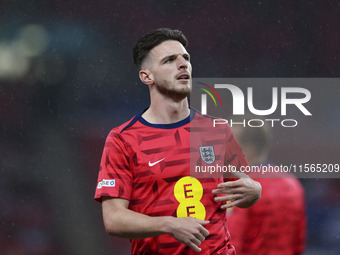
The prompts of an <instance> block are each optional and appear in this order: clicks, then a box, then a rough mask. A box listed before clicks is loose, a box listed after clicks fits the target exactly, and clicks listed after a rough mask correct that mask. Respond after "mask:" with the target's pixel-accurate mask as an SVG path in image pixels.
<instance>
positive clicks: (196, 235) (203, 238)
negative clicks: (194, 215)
mask: <svg viewBox="0 0 340 255" xmlns="http://www.w3.org/2000/svg"><path fill="white" fill-rule="evenodd" d="M194 236H195V237H196V239H195V240H192V241H193V242H194V243H195V244H197V245H200V244H201V242H203V241H204V240H205V237H204V236H203V235H202V234H201V233H198V234H195V235H194Z"/></svg>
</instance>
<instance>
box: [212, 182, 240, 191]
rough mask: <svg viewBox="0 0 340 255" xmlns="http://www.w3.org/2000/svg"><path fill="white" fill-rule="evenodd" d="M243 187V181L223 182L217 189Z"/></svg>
mask: <svg viewBox="0 0 340 255" xmlns="http://www.w3.org/2000/svg"><path fill="white" fill-rule="evenodd" d="M241 185H242V180H236V181H228V182H221V183H219V184H218V185H217V188H219V189H221V188H236V187H239V186H241Z"/></svg>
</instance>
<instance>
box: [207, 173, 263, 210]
mask: <svg viewBox="0 0 340 255" xmlns="http://www.w3.org/2000/svg"><path fill="white" fill-rule="evenodd" d="M235 175H236V176H237V177H239V178H240V179H238V180H236V181H228V182H223V183H220V184H218V185H217V189H214V190H213V191H212V193H213V194H214V195H217V194H227V195H225V196H219V197H215V199H214V200H215V201H216V202H224V201H231V202H230V203H228V204H223V205H222V206H221V208H222V209H228V208H230V207H233V206H237V207H240V208H248V207H250V206H252V205H253V204H255V203H256V202H257V200H259V199H260V197H261V191H262V187H261V184H260V183H259V182H257V181H254V180H253V179H251V178H249V176H248V175H246V174H244V173H239V172H237V173H236V174H235Z"/></svg>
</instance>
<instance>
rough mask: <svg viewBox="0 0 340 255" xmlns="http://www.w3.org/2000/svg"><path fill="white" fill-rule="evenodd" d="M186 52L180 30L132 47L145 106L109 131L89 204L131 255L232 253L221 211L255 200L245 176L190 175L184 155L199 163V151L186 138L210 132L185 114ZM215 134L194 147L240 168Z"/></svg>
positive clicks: (254, 188)
mask: <svg viewBox="0 0 340 255" xmlns="http://www.w3.org/2000/svg"><path fill="white" fill-rule="evenodd" d="M186 46H187V40H186V38H185V36H184V35H183V34H182V33H181V32H180V31H178V30H171V29H164V28H163V29H157V30H154V31H152V32H151V33H149V34H147V35H145V36H144V37H143V38H141V39H140V40H139V41H138V42H137V44H136V45H135V47H134V49H133V57H134V63H135V64H136V66H137V68H138V70H139V78H140V79H141V81H142V82H143V83H144V84H146V85H147V86H148V87H149V90H150V100H151V103H150V107H149V108H148V109H146V110H145V111H143V112H142V113H140V114H138V115H136V116H135V117H134V118H133V119H131V120H130V121H128V122H127V123H125V124H123V125H121V126H119V127H117V128H115V129H113V130H112V131H111V132H110V134H109V135H108V138H107V141H106V144H105V148H104V151H103V156H102V160H101V165H100V171H99V176H98V185H97V189H96V194H95V199H96V200H98V201H101V202H102V210H103V220H104V225H105V228H106V231H107V232H108V233H109V234H111V235H114V236H118V237H124V238H129V239H132V240H131V246H132V254H196V252H201V254H234V248H233V246H232V245H231V244H230V243H229V233H228V231H227V230H226V225H225V217H226V216H225V209H226V208H228V207H230V206H239V207H243V208H246V207H250V206H252V205H253V204H254V203H255V202H256V201H257V200H258V199H259V198H260V195H261V186H260V185H259V183H258V182H256V181H253V180H252V179H250V178H246V177H245V178H240V179H239V180H236V181H231V182H224V181H223V178H210V179H209V178H205V179H200V180H198V179H196V178H194V177H190V157H191V158H192V157H196V159H197V162H199V164H206V163H204V162H202V159H201V156H200V153H199V150H200V149H199V148H198V147H193V146H191V145H190V136H189V135H190V132H194V131H195V130H196V131H197V130H199V127H200V126H201V125H203V124H207V123H210V124H211V126H212V119H211V118H208V117H205V116H202V115H200V114H199V113H198V112H195V111H193V110H191V109H190V108H189V105H188V100H187V96H188V95H189V94H190V91H191V86H192V79H191V71H192V70H191V64H190V55H189V54H188V52H187V51H186V49H185V47H186ZM194 127H198V128H196V129H194ZM220 131H221V132H216V133H218V134H220V137H221V138H220V139H219V140H218V142H216V139H215V138H216V137H215V138H214V141H215V142H214V144H213V145H211V144H206V143H204V142H203V141H200V140H197V141H195V142H196V143H197V144H198V145H199V146H205V145H207V146H211V147H209V148H215V149H216V154H217V155H216V158H217V159H218V160H220V161H223V163H224V162H228V164H229V163H230V164H233V165H235V166H238V165H240V164H243V165H245V164H247V161H246V159H245V157H244V154H243V152H242V150H241V149H240V147H239V145H238V143H237V141H236V140H235V139H234V136H233V134H232V132H231V129H230V127H224V130H221V129H220ZM211 135H212V136H214V135H216V134H215V133H214V134H211ZM226 137H228V142H227V143H225V138H226ZM202 148H203V147H202ZM222 149H223V154H222V153H221V151H222ZM228 160H229V161H228ZM227 193H228V194H229V195H226V194H227ZM229 200H232V202H231V203H230V204H228V205H226V204H225V201H229ZM188 216H192V217H188Z"/></svg>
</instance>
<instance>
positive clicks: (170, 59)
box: [164, 58, 174, 63]
mask: <svg viewBox="0 0 340 255" xmlns="http://www.w3.org/2000/svg"><path fill="white" fill-rule="evenodd" d="M172 61H174V58H168V59H166V60H165V61H164V63H171V62H172Z"/></svg>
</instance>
